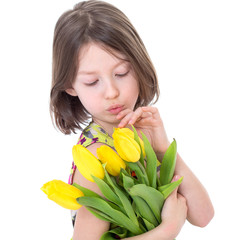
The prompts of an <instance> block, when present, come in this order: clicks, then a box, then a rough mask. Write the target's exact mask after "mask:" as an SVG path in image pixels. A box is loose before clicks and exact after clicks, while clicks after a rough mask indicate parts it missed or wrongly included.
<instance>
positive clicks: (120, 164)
mask: <svg viewBox="0 0 225 240" xmlns="http://www.w3.org/2000/svg"><path fill="white" fill-rule="evenodd" d="M97 155H98V158H99V160H100V161H101V162H102V163H107V164H106V170H107V172H108V173H109V174H111V175H113V176H118V175H119V174H120V169H121V168H123V169H125V168H126V164H125V162H124V161H123V160H122V159H121V157H120V156H119V155H118V154H117V153H116V152H115V151H114V150H113V149H112V148H111V147H109V146H106V145H102V146H101V147H100V148H98V149H97Z"/></svg>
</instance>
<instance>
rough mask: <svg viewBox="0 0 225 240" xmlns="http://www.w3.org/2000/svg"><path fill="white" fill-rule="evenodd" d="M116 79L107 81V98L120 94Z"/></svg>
mask: <svg viewBox="0 0 225 240" xmlns="http://www.w3.org/2000/svg"><path fill="white" fill-rule="evenodd" d="M114 81H115V80H113V79H112V80H110V81H107V84H106V87H105V98H106V99H114V98H116V97H118V96H119V89H118V86H117V85H116V83H115V82H114Z"/></svg>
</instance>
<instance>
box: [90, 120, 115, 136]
mask: <svg viewBox="0 0 225 240" xmlns="http://www.w3.org/2000/svg"><path fill="white" fill-rule="evenodd" d="M92 121H93V122H94V123H96V124H98V125H99V126H100V127H102V128H103V129H104V130H105V131H106V132H107V133H108V135H109V136H110V137H112V134H113V129H114V128H118V124H112V123H107V122H104V123H102V122H100V121H98V120H96V119H93V120H92Z"/></svg>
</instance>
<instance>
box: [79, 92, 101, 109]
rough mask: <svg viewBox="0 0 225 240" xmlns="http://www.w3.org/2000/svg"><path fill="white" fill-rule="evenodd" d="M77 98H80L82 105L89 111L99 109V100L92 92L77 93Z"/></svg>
mask: <svg viewBox="0 0 225 240" xmlns="http://www.w3.org/2000/svg"><path fill="white" fill-rule="evenodd" d="M78 98H79V99H80V101H81V103H82V105H83V106H84V107H85V108H86V109H87V111H88V112H89V113H92V112H96V111H98V109H99V106H100V101H99V100H98V98H97V97H96V96H94V95H93V94H90V93H89V94H82V95H80V94H79V93H78Z"/></svg>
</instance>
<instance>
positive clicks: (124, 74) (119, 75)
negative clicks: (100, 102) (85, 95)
mask: <svg viewBox="0 0 225 240" xmlns="http://www.w3.org/2000/svg"><path fill="white" fill-rule="evenodd" d="M128 73H129V71H127V72H125V73H123V74H116V76H117V77H119V78H122V77H125V76H126V75H127V74H128ZM97 82H98V80H96V81H94V82H92V83H86V85H87V86H94V85H95V84H96V83H97Z"/></svg>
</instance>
